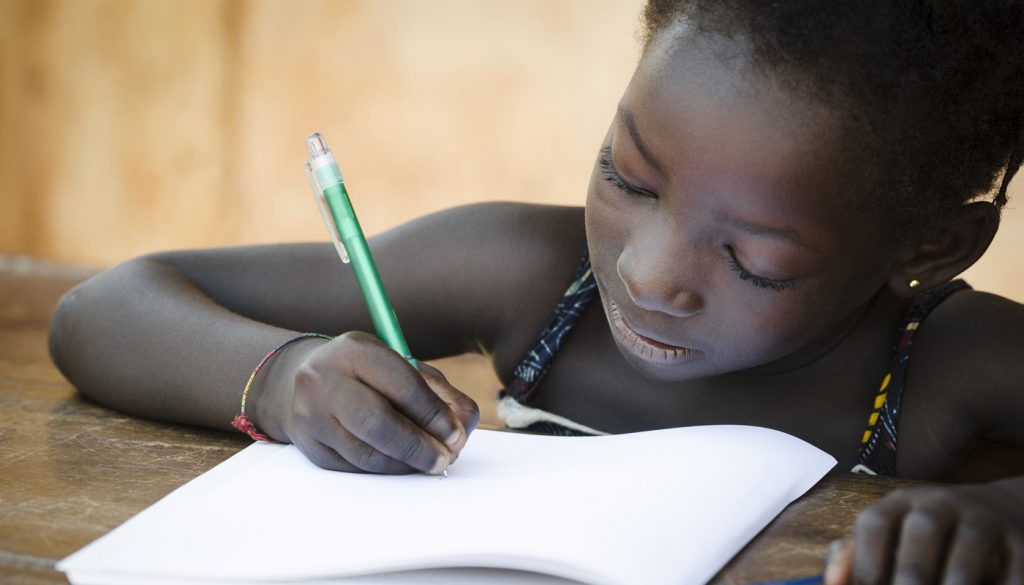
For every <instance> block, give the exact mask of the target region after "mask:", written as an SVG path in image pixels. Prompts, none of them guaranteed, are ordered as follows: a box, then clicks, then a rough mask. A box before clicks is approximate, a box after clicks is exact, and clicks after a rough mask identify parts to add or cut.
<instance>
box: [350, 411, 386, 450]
mask: <svg viewBox="0 0 1024 585" xmlns="http://www.w3.org/2000/svg"><path fill="white" fill-rule="evenodd" d="M358 421H359V423H358V424H359V428H360V429H361V430H362V432H361V433H360V435H362V436H363V437H364V440H365V441H366V442H367V443H370V444H371V445H380V444H383V443H386V442H388V441H389V440H390V439H391V438H392V437H393V436H394V430H393V429H392V426H391V425H389V424H388V421H387V420H386V419H385V417H384V413H382V412H381V411H380V409H378V408H362V409H360V410H359V417H358Z"/></svg>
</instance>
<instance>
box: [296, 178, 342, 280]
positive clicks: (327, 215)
mask: <svg viewBox="0 0 1024 585" xmlns="http://www.w3.org/2000/svg"><path fill="white" fill-rule="evenodd" d="M306 178H307V179H309V186H310V187H312V189H313V199H315V200H316V206H317V207H318V208H319V209H320V217H322V218H323V219H324V225H326V226H327V233H329V234H330V235H331V242H333V243H334V248H335V249H336V250H338V255H339V256H341V261H342V262H344V263H345V264H348V262H349V260H348V250H346V249H345V244H343V243H342V242H341V234H340V233H339V232H338V226H337V225H336V224H335V223H334V214H333V213H331V206H330V205H329V204H328V203H327V198H326V197H324V190H323V189H321V188H320V183H319V182H318V181H317V180H316V173H315V172H314V171H313V167H312V166H311V165H310V164H309V163H306Z"/></svg>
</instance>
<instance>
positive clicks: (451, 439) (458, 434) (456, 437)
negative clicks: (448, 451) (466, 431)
mask: <svg viewBox="0 0 1024 585" xmlns="http://www.w3.org/2000/svg"><path fill="white" fill-rule="evenodd" d="M461 440H462V431H461V430H460V429H455V430H454V431H452V434H450V435H448V438H447V439H445V440H444V444H445V445H448V447H449V448H452V447H455V445H458V444H459V441H461Z"/></svg>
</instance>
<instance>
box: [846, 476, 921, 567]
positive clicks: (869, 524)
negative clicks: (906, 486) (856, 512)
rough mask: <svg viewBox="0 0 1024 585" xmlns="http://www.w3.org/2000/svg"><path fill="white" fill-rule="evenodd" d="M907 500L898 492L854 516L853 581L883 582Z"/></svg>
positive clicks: (907, 506)
mask: <svg viewBox="0 0 1024 585" xmlns="http://www.w3.org/2000/svg"><path fill="white" fill-rule="evenodd" d="M909 508H910V502H909V501H907V500H906V499H905V498H903V497H900V496H899V495H898V494H895V496H890V497H888V498H886V499H883V500H881V501H880V502H878V503H877V504H875V505H873V506H871V507H870V508H868V509H867V510H864V511H863V512H861V513H860V516H857V521H856V522H855V523H854V528H853V542H854V549H855V555H854V561H853V579H854V582H855V583H858V584H860V583H863V584H866V585H874V584H880V583H884V582H886V580H887V579H888V576H889V574H890V571H891V569H892V566H891V565H892V551H893V550H895V548H896V543H897V537H898V535H899V527H900V523H901V521H902V519H903V515H904V514H905V513H906V512H907V510H908V509H909Z"/></svg>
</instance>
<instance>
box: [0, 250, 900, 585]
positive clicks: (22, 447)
mask: <svg viewBox="0 0 1024 585" xmlns="http://www.w3.org/2000/svg"><path fill="white" fill-rule="evenodd" d="M88 274H89V273H88V271H84V270H81V269H75V268H70V267H67V266H60V265H53V264H48V263H44V262H38V261H32V260H29V259H25V258H11V257H5V256H0V583H5V584H6V583H12V584H15V583H17V584H42V583H47V584H52V583H66V582H67V581H66V580H65V579H64V576H63V575H62V574H61V573H58V572H57V571H55V570H54V568H53V567H54V563H55V562H56V561H57V560H58V559H60V558H62V557H64V556H66V555H68V554H70V553H72V552H74V551H75V550H77V549H79V548H81V547H82V546H84V545H86V544H88V543H89V542H90V541H92V540H93V539H95V538H97V537H99V536H101V535H102V534H104V533H106V532H107V531H109V530H110V529H112V528H114V527H115V526H117V525H118V524H120V523H121V522H123V521H125V520H127V519H128V518H129V517H131V516H132V515H134V514H135V513H137V512H139V511H141V510H142V509H143V508H145V507H147V506H149V505H150V504H152V503H154V502H155V501H157V500H158V499H160V498H161V497H163V496H164V495H166V494H167V493H169V492H170V491H171V490H173V489H174V488H176V487H178V486H179V485H181V484H183V483H185V482H186V481H188V480H190V479H192V478H194V477H196V476H197V475H199V474H201V473H203V472H204V471H206V470H208V469H210V468H211V467H213V466H214V465H216V464H217V463H220V462H221V461H223V460H225V459H227V458H228V457H230V456H231V455H233V454H234V453H236V452H237V451H239V450H240V449H242V448H243V447H245V446H246V445H247V444H248V440H247V439H245V438H243V437H241V436H240V435H231V434H226V433H220V432H215V431H206V430H202V429H193V428H184V427H178V426H172V425H166V424H159V423H154V422H149V421H144V420H139V419H135V418H131V417H128V416H124V415H121V414H119V413H117V412H114V411H111V410H109V409H106V408H103V407H100V406H98V405H96V404H93V403H91V402H88V401H87V400H84V399H82V398H81V397H80V396H78V394H77V393H76V392H75V390H74V388H72V387H71V385H70V384H68V383H67V381H65V380H64V378H63V377H61V375H60V373H59V372H58V371H57V370H56V368H54V366H53V365H52V364H51V363H50V359H49V356H48V354H47V350H46V333H47V325H48V321H49V317H50V313H51V312H52V310H53V307H54V305H55V303H56V302H57V299H58V298H59V297H60V295H61V294H62V293H63V292H64V291H65V290H67V289H68V288H70V287H71V286H72V285H73V284H74V283H76V282H78V281H79V280H81V279H82V278H85V277H86V276H88ZM911 483H912V482H906V481H896V480H888V479H882V478H868V477H862V476H854V475H849V474H838V475H833V476H830V477H828V478H826V479H824V480H823V481H822V482H821V483H820V484H818V485H817V486H816V487H815V488H813V489H812V490H811V491H810V492H809V493H808V494H806V495H805V496H804V497H802V498H800V499H799V500H798V501H797V502H795V503H794V504H793V505H791V506H790V507H789V508H787V509H786V511H785V512H783V513H782V515H781V516H779V517H778V518H777V519H776V520H775V521H774V522H773V523H772V524H771V525H770V526H769V527H768V528H767V529H765V531H764V532H763V533H762V534H761V535H759V536H758V537H757V538H756V539H754V541H752V542H751V543H750V544H749V545H748V546H747V547H746V548H745V549H744V550H743V551H742V552H741V553H740V554H739V555H738V556H737V557H736V558H735V559H733V561H732V562H731V563H729V565H728V566H727V567H726V568H725V569H724V570H723V571H722V573H721V574H720V575H719V576H718V577H717V578H716V581H715V582H716V583H723V584H726V583H728V584H747V583H752V582H755V581H761V580H766V579H780V578H788V577H798V576H807V575H812V574H817V573H819V572H820V571H821V568H822V567H821V562H822V561H821V559H822V557H823V555H824V551H825V548H826V547H827V545H828V543H829V542H830V541H831V540H832V539H833V538H837V537H839V536H842V535H844V534H845V533H847V531H848V530H849V528H850V526H851V524H852V522H853V519H854V517H855V516H856V514H857V512H858V511H860V510H861V509H863V508H864V507H865V506H867V505H868V504H869V503H871V502H873V501H874V500H876V499H878V498H879V497H880V496H882V495H883V494H885V493H886V492H888V491H890V490H892V489H894V488H896V487H900V486H902V485H910V484H911ZM481 527H482V528H481V529H487V519H486V518H485V519H481Z"/></svg>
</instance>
